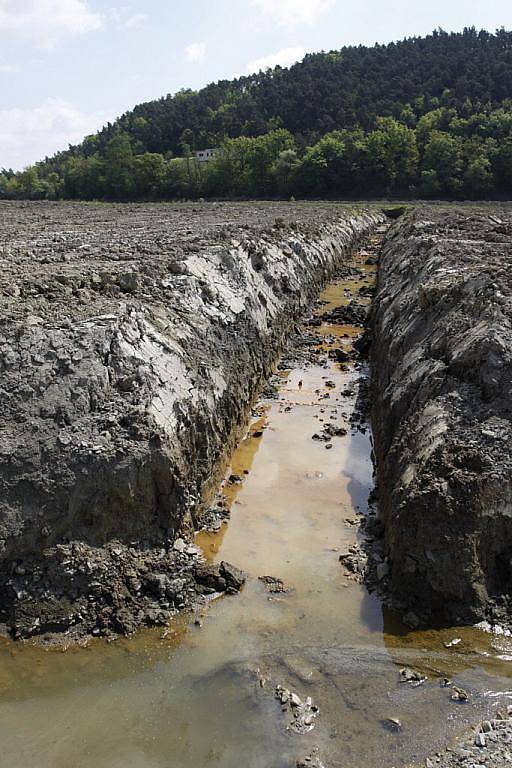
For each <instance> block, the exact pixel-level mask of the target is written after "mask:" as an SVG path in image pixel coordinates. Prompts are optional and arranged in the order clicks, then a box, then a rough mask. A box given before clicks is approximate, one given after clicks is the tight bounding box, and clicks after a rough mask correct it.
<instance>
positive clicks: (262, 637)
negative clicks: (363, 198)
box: [0, 236, 512, 768]
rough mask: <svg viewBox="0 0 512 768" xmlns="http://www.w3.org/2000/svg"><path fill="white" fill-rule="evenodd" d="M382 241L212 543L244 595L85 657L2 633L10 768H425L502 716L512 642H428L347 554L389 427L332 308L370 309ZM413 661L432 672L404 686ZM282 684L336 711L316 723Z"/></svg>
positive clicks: (232, 491) (332, 301)
mask: <svg viewBox="0 0 512 768" xmlns="http://www.w3.org/2000/svg"><path fill="white" fill-rule="evenodd" d="M378 246H379V237H375V236H372V237H371V238H370V239H369V240H368V242H365V243H363V244H361V248H360V249H359V250H358V251H357V252H356V253H355V254H354V256H353V258H352V259H351V260H350V261H348V263H346V264H343V265H341V267H340V271H339V272H338V274H337V275H334V276H333V279H332V280H331V282H330V283H329V284H328V285H327V286H326V288H325V290H324V292H323V293H322V296H321V298H320V301H319V303H318V305H317V307H316V310H315V312H314V313H313V316H311V317H309V318H305V322H304V324H303V325H302V326H301V328H300V330H299V331H298V332H297V334H296V335H295V343H294V345H292V347H291V348H289V349H288V350H287V352H286V353H285V356H284V358H283V359H282V361H281V363H280V365H279V366H278V369H277V370H276V373H275V375H274V377H273V385H274V388H275V389H274V392H273V393H272V392H268V393H267V395H266V396H264V397H263V398H262V399H261V400H260V401H259V402H258V403H257V404H255V406H254V410H253V417H252V419H251V423H250V425H249V429H248V431H247V432H246V434H245V435H244V437H243V439H242V440H241V441H240V442H239V444H238V446H237V448H236V450H235V451H234V453H233V455H232V457H231V461H230V466H229V468H228V469H227V472H226V474H225V479H224V480H223V482H222V485H221V488H219V497H218V498H219V500H221V499H223V500H225V501H224V503H223V507H224V506H225V505H226V504H227V506H228V507H229V509H230V513H231V514H230V520H229V521H228V522H222V523H220V524H219V525H216V526H214V527H215V528H216V530H214V531H203V532H201V533H200V534H199V535H198V537H197V543H198V544H199V545H200V547H201V548H202V549H203V551H204V553H205V556H206V557H207V558H208V559H209V560H211V561H214V562H218V561H219V560H221V559H228V560H230V561H232V562H233V563H234V564H235V565H237V566H239V567H240V568H242V569H244V571H245V572H246V573H247V577H248V579H247V583H246V586H245V588H244V589H243V591H242V592H241V594H240V595H238V596H236V597H226V598H221V599H217V600H214V601H212V602H211V603H210V604H209V605H208V606H205V607H204V608H203V609H202V611H201V613H200V614H195V615H192V616H190V615H187V614H183V615H182V616H181V617H179V618H177V619H175V620H174V621H173V622H171V623H170V624H169V626H167V627H166V628H163V629H160V630H148V631H143V632H139V633H137V634H136V635H135V636H134V637H133V638H130V639H118V640H117V641H115V642H110V643H107V642H105V641H104V640H97V641H94V642H92V643H89V644H88V645H87V646H86V647H75V648H74V649H72V650H70V651H69V652H68V653H66V654H63V653H61V652H60V651H54V652H51V651H50V652H49V651H45V650H43V649H41V648H38V647H36V646H33V645H22V646H17V647H16V648H15V649H14V648H13V646H12V644H10V643H8V642H4V643H2V644H0V674H1V676H2V679H1V682H2V686H1V692H0V738H1V739H2V756H1V758H0V764H1V765H5V766H6V767H7V766H9V768H28V766H33V765H37V766H38V768H64V766H66V768H68V766H70V765H73V766H74V768H93V767H94V768H107V767H108V768H117V767H118V766H119V768H121V766H123V768H124V767H125V766H127V765H129V766H132V765H133V766H137V768H156V767H157V766H158V768H163V767H164V766H171V765H172V767H173V768H206V767H207V766H210V765H221V766H222V767H223V768H239V766H240V765H247V766H248V768H269V766H272V768H290V766H294V765H296V764H297V762H298V761H301V760H304V759H306V758H311V760H310V761H309V763H310V764H314V762H313V761H314V760H317V761H320V763H321V764H322V765H325V766H328V768H342V766H343V767H344V768H361V765H362V764H364V765H365V766H366V767H367V768H377V767H378V766H379V767H380V766H388V767H389V768H390V767H391V766H393V765H394V766H405V765H408V764H410V763H411V762H413V761H414V762H417V763H420V762H421V764H423V761H424V758H425V756H426V755H427V754H429V753H431V752H432V751H434V750H435V749H436V748H438V747H441V746H442V745H443V744H444V743H445V742H446V740H447V739H448V737H449V736H450V735H451V734H454V733H456V732H457V731H458V730H459V729H460V728H461V727H462V726H463V724H464V723H465V722H466V720H467V719H468V717H470V718H477V717H479V716H481V715H483V714H484V713H487V712H488V709H489V707H490V706H491V705H490V699H489V696H488V694H489V692H490V691H492V692H499V691H500V690H502V689H506V688H507V686H508V688H510V670H509V668H508V667H507V665H506V663H504V662H503V661H501V660H500V654H501V655H503V654H504V653H505V652H506V647H507V646H496V645H495V644H494V641H493V640H492V639H491V638H489V637H488V636H486V635H484V634H483V633H481V632H478V631H476V630H472V629H471V628H467V629H458V630H457V632H458V633H459V636H460V637H461V638H462V645H461V647H459V646H457V649H456V650H452V649H447V648H446V644H448V643H449V641H451V640H453V637H454V635H453V631H452V630H450V629H447V630H442V631H440V632H416V633H414V632H412V633H411V632H410V631H409V630H408V629H407V627H405V626H404V625H403V624H402V623H401V622H400V620H399V617H397V616H396V615H394V614H392V613H390V612H388V611H386V610H383V609H382V605H381V603H380V601H379V600H378V599H377V598H376V597H375V596H372V595H369V594H368V592H367V591H366V589H365V587H364V586H362V585H361V584H359V583H358V581H357V580H356V579H354V578H352V577H351V576H350V574H347V573H346V571H345V570H344V568H343V567H342V564H341V563H340V561H339V559H340V556H342V555H343V554H344V553H346V552H350V550H351V549H353V548H354V547H356V545H357V543H358V540H359V538H360V534H359V532H358V531H359V529H358V522H359V521H360V520H361V519H364V518H365V517H366V516H367V515H368V514H369V512H370V510H369V508H368V503H367V502H368V495H369V492H370V490H371V488H372V484H373V465H372V460H371V450H372V446H371V431H370V428H369V425H368V423H367V421H366V419H365V417H364V414H363V413H361V411H360V409H359V407H358V406H356V403H361V398H360V396H359V395H360V392H361V390H362V389H364V388H365V381H366V379H367V368H366V364H365V362H364V361H363V360H359V359H358V358H357V356H353V354H352V350H353V344H354V341H355V340H356V339H357V338H358V337H359V336H360V334H361V332H362V328H361V327H360V326H355V325H353V324H346V323H345V324H340V323H339V322H329V321H325V320H324V319H322V315H326V316H328V313H329V312H332V310H336V309H339V308H340V307H346V306H347V305H348V304H349V302H350V301H352V300H354V301H356V302H357V303H359V302H363V303H367V302H368V299H367V298H362V297H364V296H365V293H364V292H360V289H361V288H365V289H368V288H371V286H372V283H373V281H374V274H375V269H376V267H375V265H374V264H373V263H367V262H369V261H370V262H372V261H373V259H372V257H374V256H375V254H376V250H377V249H378ZM336 349H342V350H345V351H347V353H348V358H349V359H348V360H347V362H343V363H338V362H336V361H335V359H334V358H333V357H332V356H330V355H329V353H330V352H332V351H333V350H336ZM314 435H316V438H314ZM325 438H327V439H325ZM503 642H505V640H503ZM511 651H512V648H508V652H509V653H510V652H511ZM483 654H487V655H486V656H484V655H483ZM404 666H407V667H413V668H414V669H415V670H418V671H421V672H422V673H424V674H426V675H428V678H429V679H428V681H426V682H425V683H424V684H423V685H421V686H419V687H411V686H408V685H404V684H403V683H401V682H400V672H399V670H400V668H402V667H404ZM444 676H450V677H451V678H453V680H454V681H456V682H457V684H459V685H461V686H464V688H465V689H467V690H469V691H471V705H470V710H469V711H468V709H465V708H461V707H460V706H458V707H457V706H454V704H453V702H451V701H450V698H449V695H448V693H447V691H446V689H444V688H442V687H441V686H440V685H439V680H438V678H442V677H444ZM507 677H508V679H507ZM278 686H282V687H284V688H285V689H287V690H289V691H290V692H292V693H294V694H296V695H297V696H298V697H299V698H300V700H301V702H303V703H304V704H305V705H306V709H307V706H308V704H307V702H308V697H310V698H311V699H312V703H313V705H314V707H318V710H319V711H318V712H316V711H315V712H313V713H312V716H311V720H310V721H307V722H306V721H304V722H305V723H306V726H307V727H306V732H305V733H297V732H296V730H294V726H295V725H296V724H297V718H296V717H295V712H294V708H293V707H291V706H290V705H284V706H282V705H281V704H280V702H279V700H278V699H277V698H276V689H277V688H278ZM484 694H486V695H484ZM493 701H495V700H493ZM492 706H494V703H493V704H492ZM469 713H470V714H469ZM306 714H307V712H306ZM390 718H394V720H397V721H398V720H399V721H400V722H401V728H399V729H397V728H393V727H391V721H390ZM303 724H304V723H303ZM310 725H312V726H313V728H312V729H311V730H309V726H310ZM306 764H308V763H307V762H306ZM317 764H318V763H317Z"/></svg>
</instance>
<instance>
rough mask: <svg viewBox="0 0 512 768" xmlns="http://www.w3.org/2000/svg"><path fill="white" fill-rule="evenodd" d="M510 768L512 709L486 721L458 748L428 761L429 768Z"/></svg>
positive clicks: (441, 753)
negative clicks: (477, 767) (483, 766)
mask: <svg viewBox="0 0 512 768" xmlns="http://www.w3.org/2000/svg"><path fill="white" fill-rule="evenodd" d="M481 765H485V766H487V768H506V767H507V766H510V765H512V707H511V706H509V707H508V709H507V711H506V712H502V713H499V717H497V718H495V719H494V720H484V721H483V722H481V723H480V724H479V725H478V726H477V727H476V728H475V729H473V730H471V731H468V732H467V733H466V734H465V735H464V736H463V737H462V738H460V739H459V740H458V741H457V743H456V744H453V745H452V746H451V747H449V748H448V749H446V750H445V751H444V752H437V753H436V754H435V755H432V756H431V757H428V758H427V759H426V761H425V768H475V767H476V766H481Z"/></svg>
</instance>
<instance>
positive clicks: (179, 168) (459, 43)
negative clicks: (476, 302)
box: [0, 29, 512, 199]
mask: <svg viewBox="0 0 512 768" xmlns="http://www.w3.org/2000/svg"><path fill="white" fill-rule="evenodd" d="M511 131H512V32H507V31H505V30H500V31H498V32H496V34H490V33H488V32H485V31H481V32H478V31H476V30H475V29H466V30H464V32H462V33H451V34H448V33H445V32H442V31H438V32H434V33H433V34H432V35H429V36H428V37H425V38H411V39H408V40H404V41H401V42H398V43H390V44H388V45H375V46H374V47H371V48H370V47H364V46H357V47H355V46H351V47H345V48H342V49H341V50H340V51H336V52H331V53H319V54H311V55H308V56H306V57H305V59H304V61H302V62H301V63H299V64H296V65H294V66H292V67H290V68H289V69H282V68H280V67H277V68H276V69H274V70H271V71H270V70H269V71H267V72H260V73H259V74H256V75H251V76H249V77H242V78H238V79H236V80H233V81H221V82H219V83H216V84H212V85H209V86H207V87H206V88H203V89H202V90H200V91H198V92H195V91H190V90H184V91H180V92H179V93H177V94H176V95H174V96H170V95H169V96H167V97H165V98H162V99H159V100H158V101H152V102H148V103H146V104H141V105H139V106H137V107H136V108H135V109H134V110H133V111H131V112H128V113H126V114H125V115H123V116H122V117H121V118H119V120H117V121H116V122H115V123H114V124H109V125H108V126H106V127H105V128H104V129H103V130H102V131H100V132H99V133H98V134H96V135H95V136H89V137H87V138H86V139H85V140H84V142H83V143H82V144H81V145H79V146H77V147H71V148H70V149H69V150H67V151H65V152H62V153H60V154H58V155H56V156H55V157H54V158H50V159H48V158H47V159H46V160H45V161H43V162H41V163H38V164H37V165H36V166H35V167H33V168H32V169H29V170H27V171H25V172H23V173H21V174H17V175H14V174H12V173H10V172H8V171H7V172H4V174H3V175H0V195H1V194H3V195H4V196H9V197H12V196H31V197H85V198H87V197H99V198H114V199H137V198H148V197H184V196H186V197H189V196H208V195H216V196H230V195H238V196H240V195H247V196H269V195H278V194H279V195H284V194H297V195H307V194H316V195H318V194H329V195H347V194H354V195H357V194H395V193H396V194H409V193H410V194H423V195H427V196H428V195H429V194H430V195H453V196H457V195H467V196H485V195H486V194H506V193H508V192H509V191H510V187H511V184H512V133H511ZM206 147H216V148H221V150H222V151H221V152H220V153H218V155H217V156H216V158H215V159H214V160H213V161H211V162H209V163H207V164H205V163H203V164H199V163H196V162H195V160H194V153H195V151H197V150H200V149H204V148H206Z"/></svg>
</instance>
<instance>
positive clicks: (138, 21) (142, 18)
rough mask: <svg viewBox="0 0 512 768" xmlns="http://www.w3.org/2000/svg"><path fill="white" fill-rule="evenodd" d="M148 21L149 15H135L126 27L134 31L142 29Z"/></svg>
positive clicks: (129, 18)
mask: <svg viewBox="0 0 512 768" xmlns="http://www.w3.org/2000/svg"><path fill="white" fill-rule="evenodd" d="M147 20H148V17H147V14H145V13H134V15H133V16H129V17H128V18H127V19H126V21H125V23H124V25H125V27H127V28H128V29H134V28H135V27H140V26H142V24H144V23H145V22H146V21H147Z"/></svg>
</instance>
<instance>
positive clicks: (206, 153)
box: [196, 147, 219, 163]
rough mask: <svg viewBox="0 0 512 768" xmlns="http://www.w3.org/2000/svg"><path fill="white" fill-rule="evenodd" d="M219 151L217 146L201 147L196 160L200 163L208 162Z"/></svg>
mask: <svg viewBox="0 0 512 768" xmlns="http://www.w3.org/2000/svg"><path fill="white" fill-rule="evenodd" d="M218 151H219V150H218V149H217V148H216V147H212V148H211V149H200V150H199V151H198V152H196V160H198V161H199V162H200V163H207V162H209V161H210V160H212V159H213V158H214V157H215V155H216V154H217V153H218Z"/></svg>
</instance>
